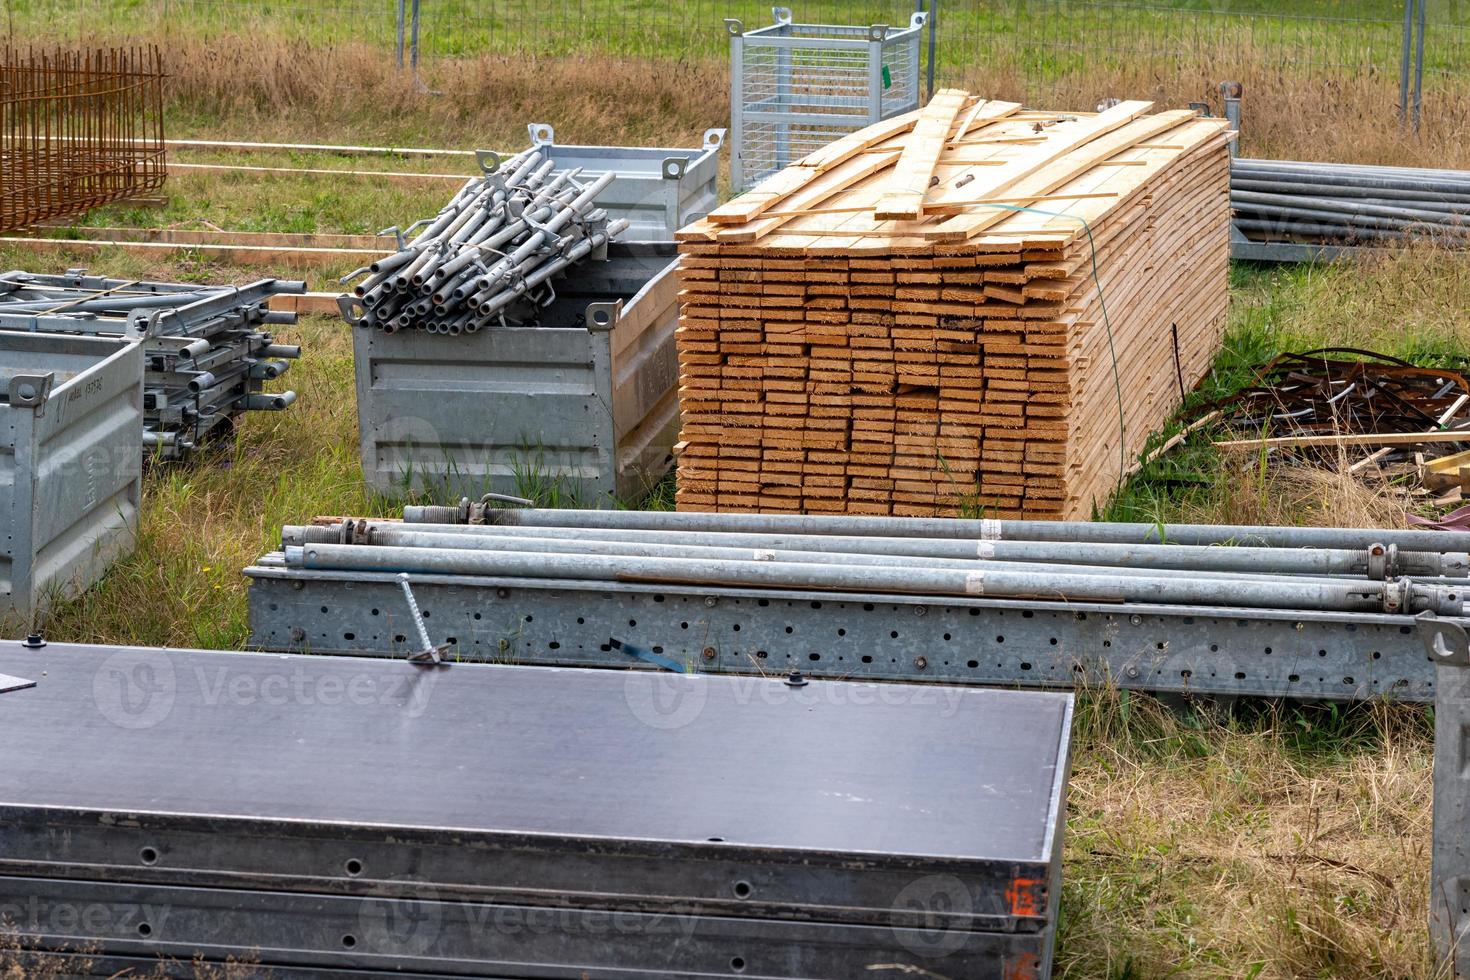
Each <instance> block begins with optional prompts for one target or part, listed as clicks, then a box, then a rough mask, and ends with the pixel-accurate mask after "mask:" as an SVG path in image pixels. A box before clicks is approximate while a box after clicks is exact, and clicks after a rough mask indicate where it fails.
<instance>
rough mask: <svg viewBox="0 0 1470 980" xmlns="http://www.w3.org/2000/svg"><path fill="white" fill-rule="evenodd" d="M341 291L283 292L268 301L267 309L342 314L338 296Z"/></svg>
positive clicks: (331, 314) (332, 314)
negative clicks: (338, 304) (338, 306)
mask: <svg viewBox="0 0 1470 980" xmlns="http://www.w3.org/2000/svg"><path fill="white" fill-rule="evenodd" d="M340 295H341V293H282V294H280V295H277V296H272V297H271V298H270V299H269V300H267V301H266V309H269V310H282V311H285V312H287V313H320V314H325V315H327V316H340V315H341V310H339V309H338V308H337V297H338V296H340Z"/></svg>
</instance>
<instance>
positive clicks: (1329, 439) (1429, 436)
mask: <svg viewBox="0 0 1470 980" xmlns="http://www.w3.org/2000/svg"><path fill="white" fill-rule="evenodd" d="M1429 442H1466V443H1470V432H1465V431H1455V430H1445V429H1434V430H1431V431H1429V432H1355V433H1344V434H1341V435H1330V436H1272V437H1270V438H1267V439H1225V440H1221V441H1219V442H1216V443H1214V446H1215V448H1216V449H1271V448H1276V447H1288V448H1289V447H1296V446H1415V445H1418V444H1419V443H1429Z"/></svg>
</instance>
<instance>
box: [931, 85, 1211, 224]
mask: <svg viewBox="0 0 1470 980" xmlns="http://www.w3.org/2000/svg"><path fill="white" fill-rule="evenodd" d="M1152 107H1153V103H1152V102H1122V103H1119V104H1118V105H1116V106H1113V108H1111V109H1109V110H1108V111H1106V112H1104V113H1102V114H1101V115H1099V116H1096V117H1094V118H1092V119H1089V120H1085V121H1081V120H1079V121H1078V123H1076V124H1075V125H1074V126H1072V127H1071V128H1069V129H1067V130H1065V131H1059V132H1058V133H1057V137H1058V138H1057V139H1055V142H1048V143H1046V144H1044V145H1042V146H1038V147H1034V148H1032V149H1029V150H1027V151H1026V152H1024V153H1023V154H1021V155H1020V156H1019V157H1017V158H1016V160H1015V161H1013V162H1012V164H1011V165H1010V166H1008V167H1007V168H1006V172H1005V173H1003V174H986V175H985V177H984V178H980V179H977V180H976V181H975V183H977V184H979V183H981V182H982V181H984V184H983V186H982V187H978V188H975V189H974V190H973V191H971V194H972V195H973V196H975V197H976V198H978V199H982V200H983V199H985V198H990V197H995V196H997V195H999V194H1002V193H1009V194H1011V195H1014V196H1019V195H1022V194H1046V193H1049V192H1051V191H1054V190H1056V189H1057V188H1058V187H1060V186H1062V185H1063V184H1065V183H1066V182H1067V181H1069V180H1072V179H1073V178H1074V177H1076V176H1078V175H1079V174H1082V173H1085V172H1087V171H1088V170H1091V169H1092V168H1093V167H1094V166H1096V165H1097V163H1098V162H1099V161H1101V160H1105V159H1107V158H1108V157H1110V156H1114V155H1115V154H1117V153H1118V152H1119V151H1120V150H1123V149H1126V148H1127V147H1128V146H1131V145H1132V144H1134V143H1137V142H1139V141H1140V140H1144V139H1147V138H1149V137H1150V136H1154V135H1157V134H1158V133H1161V132H1165V131H1167V130H1169V129H1173V128H1174V127H1175V126H1177V125H1178V124H1179V123H1180V122H1181V121H1183V120H1184V119H1186V118H1189V117H1190V116H1193V115H1194V113H1193V112H1192V111H1191V110H1183V111H1184V113H1185V114H1184V115H1183V116H1180V115H1178V114H1177V113H1175V114H1171V113H1167V112H1165V113H1159V114H1158V115H1157V116H1151V117H1149V118H1148V119H1147V120H1142V121H1141V123H1142V124H1141V125H1137V126H1131V125H1130V124H1132V123H1133V122H1134V120H1135V119H1137V118H1138V117H1139V116H1141V115H1143V114H1144V113H1145V112H1147V111H1148V110H1149V109H1150V108H1152ZM1120 128H1122V129H1123V130H1124V134H1125V135H1123V136H1122V137H1115V138H1111V139H1108V138H1106V137H1107V135H1108V134H1110V133H1112V132H1113V131H1114V130H1117V129H1120ZM1084 148H1085V151H1084ZM1079 151H1082V152H1079ZM967 189H968V188H967ZM1007 216H1008V215H1007V212H1005V211H999V210H992V211H990V212H989V213H985V214H973V215H966V216H964V217H961V218H954V219H951V220H949V221H946V222H944V224H943V226H942V228H935V229H930V230H928V231H926V233H925V236H924V237H925V238H931V239H933V240H936V241H964V240H965V239H967V238H970V237H972V236H974V235H975V234H976V233H977V232H979V231H982V230H984V229H985V228H988V227H990V226H991V225H993V224H996V223H997V222H998V221H999V220H1001V219H1003V218H1005V217H1007Z"/></svg>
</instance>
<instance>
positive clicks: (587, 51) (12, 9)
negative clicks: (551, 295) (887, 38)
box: [0, 0, 1470, 106]
mask: <svg viewBox="0 0 1470 980" xmlns="http://www.w3.org/2000/svg"><path fill="white" fill-rule="evenodd" d="M933 2H934V6H935V8H936V13H937V17H936V31H937V46H936V52H937V58H936V63H935V66H934V68H935V75H936V77H937V80H938V82H939V83H940V84H956V85H971V86H974V87H976V88H980V89H982V90H985V91H987V92H988V93H990V94H993V95H996V96H1004V97H1008V98H1015V97H1019V98H1022V99H1025V100H1027V101H1031V102H1037V103H1042V102H1050V101H1052V100H1054V99H1055V98H1057V97H1060V96H1062V95H1067V96H1071V97H1078V95H1079V92H1080V91H1081V89H1080V86H1081V84H1082V83H1083V82H1085V81H1087V80H1107V81H1109V82H1111V83H1114V84H1116V85H1118V86H1119V87H1120V88H1121V87H1122V86H1125V85H1126V86H1129V87H1133V88H1135V89H1136V88H1138V87H1143V88H1148V87H1149V86H1150V85H1153V87H1154V88H1155V89H1157V91H1158V92H1160V93H1161V94H1162V93H1163V92H1165V91H1168V92H1170V94H1173V93H1174V91H1175V90H1177V88H1178V86H1177V85H1174V86H1171V85H1169V84H1166V82H1167V81H1168V80H1170V79H1176V78H1179V77H1182V76H1195V77H1197V78H1199V79H1201V80H1203V79H1213V80H1217V81H1218V80H1222V79H1226V78H1234V77H1237V76H1238V75H1240V74H1241V73H1243V72H1248V71H1251V70H1253V71H1255V72H1256V73H1257V74H1258V75H1262V74H1269V75H1273V76H1280V77H1283V78H1293V79H1315V80H1320V81H1323V82H1326V83H1334V82H1337V83H1342V84H1343V85H1351V86H1356V87H1362V86H1364V85H1369V86H1374V87H1375V88H1382V90H1383V91H1384V93H1385V99H1386V100H1387V104H1388V105H1391V106H1392V105H1397V104H1399V102H1400V99H1401V96H1400V91H1401V87H1402V84H1403V83H1404V82H1405V81H1409V82H1412V80H1413V78H1414V77H1416V76H1417V75H1418V74H1419V65H1420V61H1419V59H1420V58H1421V57H1422V74H1423V86H1424V88H1425V90H1426V92H1436V91H1443V90H1446V89H1448V88H1456V87H1465V88H1470V0H1289V2H1283V0H933ZM0 4H3V16H4V18H5V20H4V23H0V28H3V29H5V30H6V31H7V32H8V34H9V36H10V37H11V38H12V39H13V40H22V41H23V40H24V39H25V36H26V32H28V31H39V32H40V33H43V34H47V35H54V34H57V33H60V34H74V35H75V36H77V37H79V38H87V39H88V40H89V41H91V40H93V39H101V38H115V37H125V36H133V37H136V36H138V35H139V34H140V33H146V34H149V35H150V36H152V37H155V38H156V37H158V36H159V34H160V32H161V33H162V35H163V36H165V37H167V36H169V35H171V34H174V33H180V32H182V33H191V34H199V33H203V34H206V35H207V34H211V33H235V34H238V33H243V32H249V31H271V32H274V33H277V34H285V35H287V36H292V37H296V38H299V39H301V40H303V41H310V42H316V43H346V42H354V43H366V44H371V45H375V46H379V47H381V48H382V49H383V50H384V51H385V55H386V56H387V57H393V52H394V49H395V47H396V46H397V45H398V44H400V43H403V44H405V45H406V46H407V48H408V50H409V55H408V57H409V59H410V60H412V59H413V55H414V54H415V53H416V54H417V55H418V57H419V60H420V61H421V63H422V64H423V66H424V68H425V70H427V71H432V69H433V65H434V64H435V62H436V61H437V60H439V59H445V58H458V57H466V56H476V55H483V54H499V55H533V56H558V55H589V56H590V55H604V56H606V55H610V56H616V57H636V58H649V59H674V60H680V59H684V60H695V59H710V58H724V57H726V56H727V55H728V51H729V41H728V36H727V34H726V32H725V29H724V21H725V19H726V18H735V19H738V20H740V21H742V22H743V24H744V25H745V27H746V28H747V29H749V28H754V27H758V26H764V25H766V24H769V23H771V16H772V15H771V6H770V4H769V3H767V2H762V0H683V2H673V0H71V2H63V0H0ZM928 5H929V0H920V2H919V3H918V4H916V3H914V2H913V0H808V2H796V3H793V4H792V6H793V12H794V15H795V19H796V20H797V21H798V22H804V23H827V24H855V25H867V24H875V23H886V24H890V25H895V26H897V25H904V24H907V23H908V19H909V16H910V14H911V13H912V12H913V11H914V9H915V8H916V6H917V7H927V6H928ZM415 10H416V11H417V13H418V21H419V22H418V32H417V45H416V46H415V45H414V43H413V40H414V38H413V35H412V22H413V13H414V11H415ZM1406 13H1407V14H1408V15H1409V21H1410V23H1409V24H1408V29H1409V31H1408V35H1406V24H1405V15H1406ZM1420 19H1422V21H1423V23H1424V30H1423V33H1422V55H1421V54H1420V42H1419V37H1420V36H1421V35H1419V34H1418V28H1417V23H1418V21H1419V20H1420ZM400 24H401V25H403V26H402V28H400V26H399V25H400ZM1406 36H1413V38H1414V39H1413V42H1412V43H1409V44H1406V43H1405V39H1406ZM1406 72H1407V77H1406ZM1098 84H1101V83H1100V82H1099V83H1098ZM1202 84H1203V83H1201V85H1202ZM1140 94H1141V93H1140ZM1329 94H1330V93H1329ZM1323 97H1327V96H1326V95H1324V96H1323Z"/></svg>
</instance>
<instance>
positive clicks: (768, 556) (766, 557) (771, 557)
mask: <svg viewBox="0 0 1470 980" xmlns="http://www.w3.org/2000/svg"><path fill="white" fill-rule="evenodd" d="M755 560H756V561H775V560H776V553H775V552H774V551H757V552H755Z"/></svg>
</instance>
